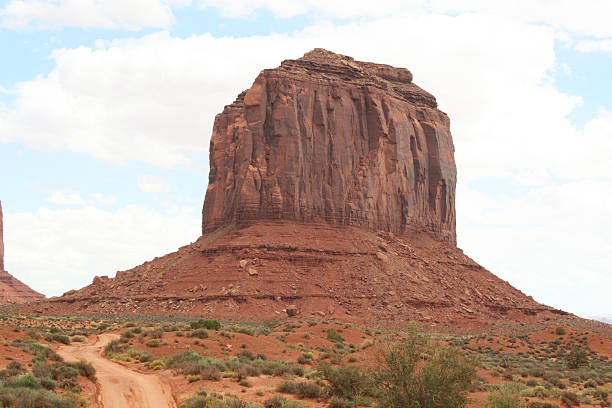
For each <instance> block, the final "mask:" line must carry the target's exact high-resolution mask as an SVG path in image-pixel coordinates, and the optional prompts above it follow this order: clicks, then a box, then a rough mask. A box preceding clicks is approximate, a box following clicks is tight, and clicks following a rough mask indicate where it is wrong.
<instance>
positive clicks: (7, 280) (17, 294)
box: [0, 201, 45, 305]
mask: <svg viewBox="0 0 612 408" xmlns="http://www.w3.org/2000/svg"><path fill="white" fill-rule="evenodd" d="M44 298H45V296H44V295H42V294H40V293H38V292H36V291H35V290H33V289H32V288H30V287H29V286H27V285H26V284H24V283H23V282H21V281H20V280H19V279H17V278H15V277H14V276H13V275H11V274H10V273H8V272H7V271H5V270H4V226H3V222H2V202H1V201H0V305H5V304H11V303H21V302H30V301H34V300H42V299H44Z"/></svg>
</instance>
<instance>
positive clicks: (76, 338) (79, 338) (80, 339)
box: [70, 334, 87, 343]
mask: <svg viewBox="0 0 612 408" xmlns="http://www.w3.org/2000/svg"><path fill="white" fill-rule="evenodd" d="M70 341H72V342H75V343H86V342H87V337H85V336H81V335H78V334H77V335H76V336H72V337H71V338H70Z"/></svg>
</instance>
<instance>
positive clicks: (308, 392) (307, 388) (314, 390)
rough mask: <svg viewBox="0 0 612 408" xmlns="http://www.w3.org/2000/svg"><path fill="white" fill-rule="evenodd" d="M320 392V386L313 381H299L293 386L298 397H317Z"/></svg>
mask: <svg viewBox="0 0 612 408" xmlns="http://www.w3.org/2000/svg"><path fill="white" fill-rule="evenodd" d="M321 394H322V390H321V387H319V386H318V385H317V384H315V383H313V382H299V383H297V385H296V387H295V395H296V396H297V397H298V398H300V399H304V398H313V399H316V398H319V397H320V396H321Z"/></svg>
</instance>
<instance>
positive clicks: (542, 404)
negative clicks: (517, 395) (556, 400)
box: [527, 401, 559, 408]
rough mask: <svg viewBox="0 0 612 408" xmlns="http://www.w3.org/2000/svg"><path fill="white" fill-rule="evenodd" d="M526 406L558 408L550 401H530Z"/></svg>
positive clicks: (528, 407)
mask: <svg viewBox="0 0 612 408" xmlns="http://www.w3.org/2000/svg"><path fill="white" fill-rule="evenodd" d="M527 408H559V406H558V405H554V404H551V403H550V402H540V401H531V402H530V403H528V404H527Z"/></svg>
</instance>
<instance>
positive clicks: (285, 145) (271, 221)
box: [29, 49, 568, 328]
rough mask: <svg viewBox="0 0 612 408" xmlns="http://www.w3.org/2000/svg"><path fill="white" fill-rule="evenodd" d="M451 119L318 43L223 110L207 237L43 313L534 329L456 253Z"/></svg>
mask: <svg viewBox="0 0 612 408" xmlns="http://www.w3.org/2000/svg"><path fill="white" fill-rule="evenodd" d="M453 152H454V148H453V141H452V138H451V133H450V130H449V119H448V117H447V116H446V114H444V113H443V112H441V111H440V110H438V109H437V104H436V100H435V98H434V97H433V96H432V95H430V94H429V93H427V92H425V91H424V90H422V89H421V88H419V87H418V86H416V85H415V84H413V82H412V74H411V73H410V72H409V71H408V70H406V69H403V68H394V67H391V66H388V65H382V64H374V63H369V62H359V61H355V60H353V59H352V58H350V57H347V56H343V55H338V54H334V53H332V52H329V51H326V50H322V49H315V50H314V51H311V52H309V53H307V54H306V55H305V56H304V57H303V58H300V59H297V60H288V61H284V62H283V63H282V64H281V66H280V67H278V68H275V69H267V70H264V71H262V72H261V73H260V74H259V76H258V77H257V78H256V79H255V82H254V83H253V86H252V87H251V88H250V89H248V90H247V91H245V92H243V93H241V94H240V95H239V96H238V98H237V99H236V101H235V102H234V103H232V104H231V105H228V106H226V107H225V108H224V110H223V112H222V113H220V114H219V115H217V117H216V119H215V124H214V128H213V134H212V138H211V141H210V180H209V184H208V188H207V191H206V198H205V201H204V206H203V210H202V233H203V235H202V236H201V237H200V238H199V239H198V240H197V241H196V242H195V243H192V244H190V245H187V246H184V247H182V248H180V249H179V250H178V251H176V252H173V253H171V254H168V255H165V256H162V257H160V258H156V259H154V260H152V261H150V262H145V263H144V264H142V265H140V266H137V267H135V268H133V269H131V270H128V271H119V272H117V275H116V277H115V278H108V277H106V276H102V277H96V278H95V279H94V281H93V283H92V284H91V285H89V286H87V287H85V288H83V289H80V290H78V291H70V292H68V293H66V294H64V295H63V296H61V297H58V298H52V299H50V300H48V301H46V302H41V303H38V304H33V305H32V306H31V307H30V309H29V310H31V311H35V312H38V313H49V314H53V313H163V314H174V315H185V316H198V315H206V316H212V317H221V318H238V319H243V320H244V319H261V318H286V317H292V316H298V317H304V318H326V319H328V318H329V319H337V320H345V321H358V322H371V323H374V324H379V325H381V324H403V323H405V322H407V321H419V322H423V323H427V324H431V325H438V326H447V327H469V328H472V327H485V326H490V325H495V324H498V323H500V322H505V321H515V322H520V323H536V322H543V321H546V320H551V319H558V318H560V317H561V316H565V317H564V318H566V317H568V316H567V313H565V312H562V311H559V310H555V309H552V308H550V307H548V306H545V305H542V304H539V303H537V302H536V301H534V300H533V299H532V298H531V297H529V296H526V295H525V294H523V293H521V292H520V291H519V290H517V289H515V288H513V287H512V286H511V285H510V284H509V283H508V282H505V281H503V280H501V279H499V278H498V277H496V276H495V275H493V274H492V273H490V272H489V271H487V270H486V269H484V268H483V267H482V266H480V265H478V264H477V263H476V262H474V261H473V260H471V259H470V258H469V257H467V256H466V255H465V254H464V253H463V252H462V251H461V250H460V249H458V248H457V247H456V238H455V236H456V235H455V234H456V233H455V183H456V168H455V162H454V157H453V155H454V153H453Z"/></svg>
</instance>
